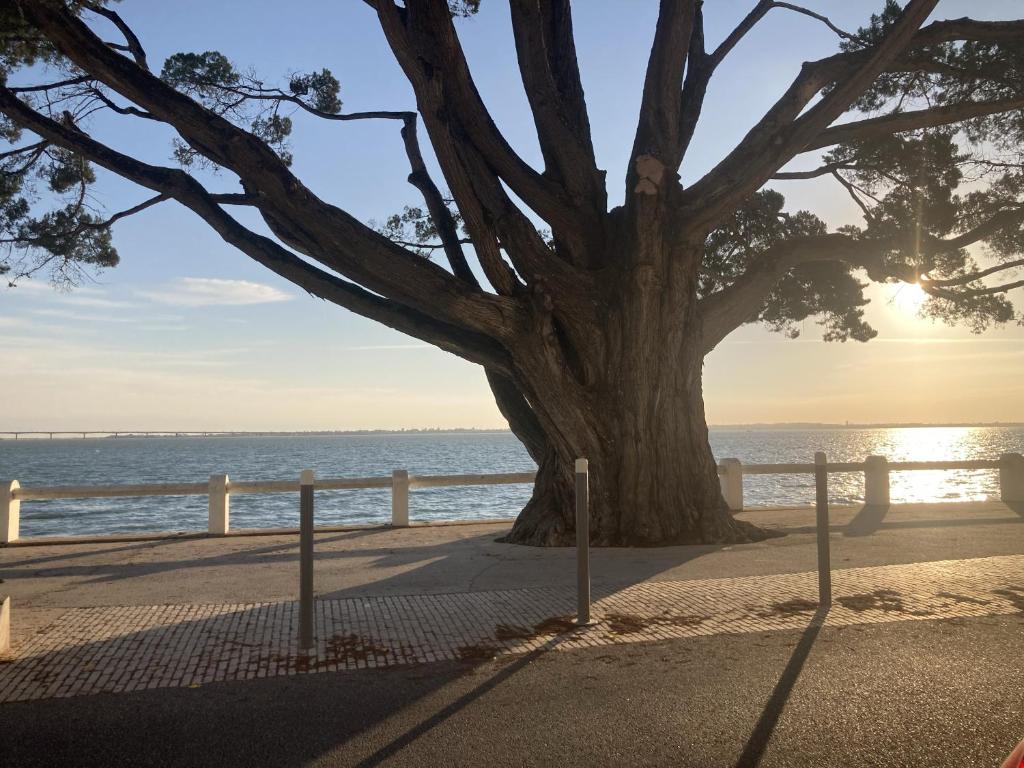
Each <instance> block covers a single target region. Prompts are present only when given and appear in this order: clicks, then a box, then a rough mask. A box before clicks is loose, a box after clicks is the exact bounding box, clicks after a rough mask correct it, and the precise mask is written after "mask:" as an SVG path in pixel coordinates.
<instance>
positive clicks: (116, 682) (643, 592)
mask: <svg viewBox="0 0 1024 768" xmlns="http://www.w3.org/2000/svg"><path fill="white" fill-rule="evenodd" d="M1022 574H1024V555H1003V556H995V557H982V558H971V559H960V560H943V561H932V562H924V563H911V564H900V565H888V566H871V567H862V568H848V569H841V570H837V571H835V572H834V574H833V588H834V593H833V594H834V605H833V606H832V608H831V610H830V611H829V612H828V614H827V616H824V617H821V616H818V617H817V618H818V620H821V619H822V618H823V619H824V624H825V625H826V626H847V625H854V624H874V623H881V622H892V621H904V620H915V619H918V620H919V619H943V618H954V617H971V616H986V615H999V614H1010V613H1016V612H1018V611H1024V575H1022ZM816 599H817V581H816V574H815V573H814V572H800V573H776V574H768V575H756V576H745V577H734V578H718V579H687V580H664V579H663V580H657V581H645V582H641V583H638V584H633V585H629V586H624V587H618V588H612V587H602V588H599V589H598V590H596V592H595V604H594V615H595V617H596V618H597V619H598V621H597V622H596V623H595V624H594V625H593V626H590V627H586V628H575V627H574V625H573V622H572V614H573V612H574V594H573V592H572V591H571V590H570V589H567V588H564V587H535V588H526V589H511V590H490V591H476V592H458V593H448V594H445V593H439V594H429V595H383V596H363V597H352V598H338V599H325V600H321V601H319V603H318V613H317V636H318V642H317V645H316V648H315V649H313V650H312V652H310V653H303V652H301V651H300V650H299V649H298V648H297V646H296V643H295V636H296V627H297V608H296V605H295V603H293V602H274V603H236V604H207V605H196V604H175V605H132V606H104V607H82V608H70V609H67V610H65V611H63V612H61V613H60V615H59V617H58V618H56V619H55V620H54V621H52V623H50V624H48V625H47V626H45V627H43V628H41V629H40V630H39V631H38V632H36V633H35V634H33V635H31V636H30V637H28V638H27V639H24V640H23V641H22V642H20V643H19V644H18V645H17V646H16V647H15V649H14V653H13V654H12V656H11V657H10V658H9V659H7V660H6V662H5V663H3V664H0V701H22V700H31V699H41V698H51V697H68V696H76V695H84V694H92V693H98V692H124V691H136V690H142V689H148V688H167V687H195V686H200V685H203V684H205V683H209V682H214V681H224V680H248V679H254V678H262V677H274V676H280V675H291V674H297V673H311V672H323V671H337V670H344V669H359V668H366V667H378V666H394V665H407V664H418V663H424V662H434V661H443V660H460V661H464V662H478V661H486V660H490V659H492V658H495V657H498V656H502V655H506V654H523V653H527V652H529V651H532V650H536V649H540V648H545V647H547V648H557V649H574V648H575V649H578V648H585V647H591V646H603V645H609V644H619V643H633V642H642V641H656V640H667V639H673V638H687V637H696V636H702V635H716V634H735V633H745V632H766V631H778V630H792V629H803V628H806V627H807V626H808V623H809V621H811V619H812V617H814V616H815V612H816V609H817V605H816Z"/></svg>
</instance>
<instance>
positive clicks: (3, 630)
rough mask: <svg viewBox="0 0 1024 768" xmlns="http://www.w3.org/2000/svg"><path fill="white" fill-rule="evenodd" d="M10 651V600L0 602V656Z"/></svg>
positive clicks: (5, 599)
mask: <svg viewBox="0 0 1024 768" xmlns="http://www.w3.org/2000/svg"><path fill="white" fill-rule="evenodd" d="M9 650H11V598H10V597H5V598H4V599H3V600H2V601H0V654H3V653H6V652H7V651H9Z"/></svg>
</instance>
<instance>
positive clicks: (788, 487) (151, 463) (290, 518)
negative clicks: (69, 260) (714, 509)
mask: <svg viewBox="0 0 1024 768" xmlns="http://www.w3.org/2000/svg"><path fill="white" fill-rule="evenodd" d="M711 445H712V448H713V449H714V451H715V455H716V456H717V457H718V458H725V457H736V458H738V459H740V460H741V461H743V462H747V463H779V462H809V461H812V460H813V455H814V452H815V451H817V450H821V451H825V452H826V453H827V454H828V457H829V459H830V460H832V461H862V460H863V459H864V457H866V456H868V455H871V454H877V455H882V456H886V457H888V458H889V460H890V461H929V460H936V461H937V460H954V459H980V458H996V457H998V455H999V454H1000V453H1002V452H1007V451H1016V452H1022V453H1024V428H1015V427H963V428H961V427H951V428H946V427H923V428H899V429H841V430H825V429H818V430H798V429H779V430H733V429H722V430H712V433H711ZM307 468H308V469H313V470H314V471H315V472H316V474H317V476H318V477H371V476H383V475H390V474H391V470H392V469H408V470H409V472H410V473H411V474H415V475H431V474H468V473H491V472H524V471H530V470H532V469H533V463H532V462H531V461H530V458H529V456H528V455H527V454H526V451H524V450H523V448H522V446H521V445H520V444H519V443H518V441H516V439H515V438H514V437H513V436H512V435H511V434H509V433H506V432H480V433H460V434H443V433H434V434H409V435H341V436H328V437H217V438H132V439H116V440H115V439H111V438H95V439H93V438H90V439H84V440H83V439H77V440H74V439H58V440H17V441H14V440H0V478H4V479H17V480H18V481H20V482H21V484H22V485H23V486H33V485H35V486H41V485H93V484H95V485H99V484H130V483H160V482H200V481H202V482H205V481H206V480H207V479H208V478H209V476H210V475H211V474H214V473H227V474H228V475H229V476H230V477H231V479H232V480H284V479H293V478H296V477H298V474H299V472H300V471H301V470H303V469H307ZM744 482H745V495H746V503H747V504H748V505H783V504H811V503H813V500H814V488H813V483H812V479H811V478H810V477H809V476H805V475H767V476H752V477H747V478H746V479H745V481H744ZM863 493H864V487H863V475H860V474H837V475H832V476H831V477H830V495H831V497H832V499H833V500H834V501H835V502H837V503H857V502H860V501H862V499H863ZM529 494H530V487H529V486H527V485H506V486H500V485H499V486H480V487H463V488H436V489H423V490H414V491H413V492H412V496H411V501H410V515H411V517H412V519H413V520H418V521H426V520H453V519H459V518H466V519H471V518H476V519H479V518H487V517H510V516H513V515H515V513H516V512H518V510H519V509H520V508H521V506H522V505H523V504H524V503H525V502H526V500H527V499H528V498H529ZM997 497H998V478H997V476H996V472H995V471H994V470H991V471H949V472H898V473H893V475H892V500H893V501H894V502H910V501H983V500H985V499H988V498H997ZM390 509H391V508H390V491H389V490H353V491H331V492H327V491H322V492H318V493H317V510H316V514H317V524H318V525H345V524H357V523H382V522H387V521H388V520H389V519H390ZM206 517H207V499H206V497H205V496H189V497H159V498H131V499H82V500H72V499H69V500H56V501H30V502H23V503H22V505H21V535H22V536H46V535H61V534H86V533H88V534H103V533H114V532H138V531H180V530H204V529H205V528H206ZM296 525H298V504H297V501H296V495H295V494H245V495H239V496H234V497H232V499H231V527H232V528H261V527H274V526H296Z"/></svg>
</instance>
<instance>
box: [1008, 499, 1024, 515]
mask: <svg viewBox="0 0 1024 768" xmlns="http://www.w3.org/2000/svg"><path fill="white" fill-rule="evenodd" d="M1003 504H1005V505H1006V506H1007V508H1008V509H1011V510H1013V511H1014V512H1016V513H1017V514H1018V515H1020V516H1021V517H1024V501H1004V502H1003Z"/></svg>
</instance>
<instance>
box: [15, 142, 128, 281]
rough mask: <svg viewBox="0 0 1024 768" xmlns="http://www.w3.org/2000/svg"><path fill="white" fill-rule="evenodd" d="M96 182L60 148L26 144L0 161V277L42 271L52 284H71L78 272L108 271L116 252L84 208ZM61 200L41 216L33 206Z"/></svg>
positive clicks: (84, 165)
mask: <svg viewBox="0 0 1024 768" xmlns="http://www.w3.org/2000/svg"><path fill="white" fill-rule="evenodd" d="M95 181H96V175H95V173H94V172H93V170H92V167H91V166H90V164H89V163H88V162H87V161H86V160H85V159H84V158H82V157H81V156H79V155H76V154H74V153H73V152H68V151H66V150H62V149H55V148H52V147H46V146H40V145H38V144H36V145H33V144H28V145H25V147H23V149H22V151H14V152H13V153H11V154H8V156H7V157H5V158H3V160H2V161H0V245H2V246H3V248H4V251H3V252H2V253H0V274H3V275H8V279H9V280H11V281H13V280H16V279H17V278H19V277H23V276H27V275H32V274H36V273H41V272H45V273H47V274H48V275H49V277H50V278H51V279H52V280H54V281H56V282H68V283H70V282H74V281H76V280H77V279H79V278H80V276H81V271H82V270H83V268H91V269H96V268H104V267H113V266H115V265H116V264H117V263H118V255H117V251H116V250H115V249H114V247H113V245H112V243H111V236H110V229H109V226H108V225H106V224H105V223H104V222H103V221H101V220H100V219H99V218H98V217H97V216H96V215H95V213H94V212H92V211H90V210H89V208H88V205H87V200H88V195H87V191H88V188H89V185H91V184H93V183H94V182H95ZM40 187H42V188H45V190H46V191H47V195H48V197H51V198H52V197H53V196H57V197H58V199H61V198H63V200H64V202H63V205H61V206H60V207H58V208H56V209H53V210H44V211H43V212H41V213H37V212H35V211H34V208H35V207H36V206H34V205H33V202H34V201H38V200H39V198H40V197H41V195H40V191H41V190H40Z"/></svg>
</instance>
